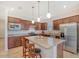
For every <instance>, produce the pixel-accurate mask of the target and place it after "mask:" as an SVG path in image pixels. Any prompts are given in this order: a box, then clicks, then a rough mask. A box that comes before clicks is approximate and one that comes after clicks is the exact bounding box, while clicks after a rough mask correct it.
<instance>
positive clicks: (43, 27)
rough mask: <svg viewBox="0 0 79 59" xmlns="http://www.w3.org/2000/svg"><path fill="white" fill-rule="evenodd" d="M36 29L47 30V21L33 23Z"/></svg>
mask: <svg viewBox="0 0 79 59" xmlns="http://www.w3.org/2000/svg"><path fill="white" fill-rule="evenodd" d="M35 29H36V30H47V23H38V22H36V23H35Z"/></svg>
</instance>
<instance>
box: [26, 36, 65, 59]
mask: <svg viewBox="0 0 79 59" xmlns="http://www.w3.org/2000/svg"><path fill="white" fill-rule="evenodd" d="M25 38H26V39H28V40H29V41H30V42H31V43H34V44H35V47H37V48H40V49H41V55H42V58H57V57H63V46H62V44H63V42H64V40H61V39H56V38H53V37H45V36H30V37H25Z"/></svg>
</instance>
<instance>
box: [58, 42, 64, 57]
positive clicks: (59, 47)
mask: <svg viewBox="0 0 79 59" xmlns="http://www.w3.org/2000/svg"><path fill="white" fill-rule="evenodd" d="M57 58H63V44H62V43H61V44H59V45H58V46H57Z"/></svg>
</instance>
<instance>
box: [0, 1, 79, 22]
mask: <svg viewBox="0 0 79 59" xmlns="http://www.w3.org/2000/svg"><path fill="white" fill-rule="evenodd" d="M49 3H50V7H49V8H50V13H51V15H52V17H51V19H48V18H47V17H46V14H47V11H48V2H47V1H40V10H39V11H40V17H41V21H51V20H55V19H59V18H63V17H68V16H72V15H78V14H79V1H50V2H49ZM32 6H34V7H35V8H34V15H32ZM1 8H6V10H8V15H9V16H15V17H19V18H23V19H25V20H35V21H37V17H38V3H37V1H3V2H2V1H0V10H3V9H1ZM0 12H1V11H0ZM32 18H34V19H32Z"/></svg>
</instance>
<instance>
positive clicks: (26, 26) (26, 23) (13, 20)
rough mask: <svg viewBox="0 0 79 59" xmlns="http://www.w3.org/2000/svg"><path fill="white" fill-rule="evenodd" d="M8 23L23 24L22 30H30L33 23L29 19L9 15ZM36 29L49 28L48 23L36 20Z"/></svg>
mask: <svg viewBox="0 0 79 59" xmlns="http://www.w3.org/2000/svg"><path fill="white" fill-rule="evenodd" d="M8 23H18V24H21V27H22V28H21V30H28V29H29V27H30V26H31V25H33V24H32V22H31V21H29V20H23V19H20V18H16V17H10V16H9V17H8ZM34 25H35V29H36V30H47V23H46V22H45V23H41V22H35V24H34Z"/></svg>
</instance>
